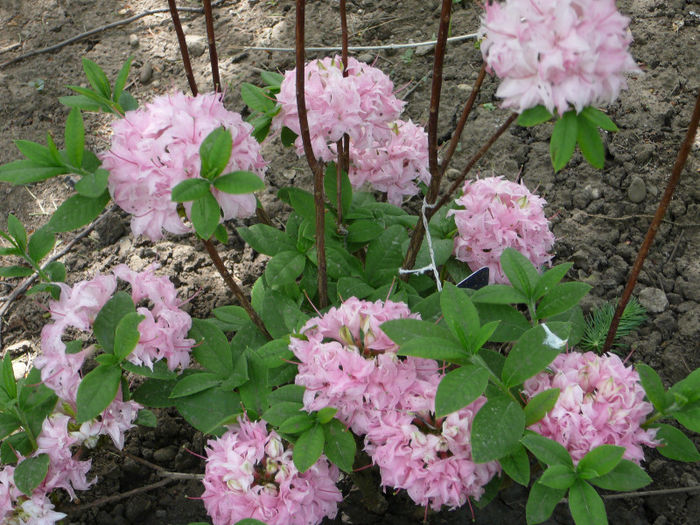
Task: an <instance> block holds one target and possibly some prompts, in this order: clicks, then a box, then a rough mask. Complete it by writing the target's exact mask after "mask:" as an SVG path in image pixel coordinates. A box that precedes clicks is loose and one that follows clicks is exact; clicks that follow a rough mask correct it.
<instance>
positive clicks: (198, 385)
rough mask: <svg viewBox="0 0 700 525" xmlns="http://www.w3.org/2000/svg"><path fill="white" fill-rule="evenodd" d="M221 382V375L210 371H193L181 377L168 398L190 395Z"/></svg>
mask: <svg viewBox="0 0 700 525" xmlns="http://www.w3.org/2000/svg"><path fill="white" fill-rule="evenodd" d="M219 384H221V376H220V375H219V374H213V373H211V372H195V373H193V374H190V375H188V376H185V377H182V378H181V379H180V380H179V381H178V382H177V384H176V385H175V387H174V388H173V389H172V391H171V392H170V399H176V398H178V397H185V396H191V395H192V394H196V393H198V392H202V391H203V390H207V389H209V388H211V387H213V386H217V385H219Z"/></svg>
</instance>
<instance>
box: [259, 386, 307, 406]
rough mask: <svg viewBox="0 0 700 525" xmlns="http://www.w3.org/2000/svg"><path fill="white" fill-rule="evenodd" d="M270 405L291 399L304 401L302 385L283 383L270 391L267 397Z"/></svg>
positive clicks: (298, 401)
mask: <svg viewBox="0 0 700 525" xmlns="http://www.w3.org/2000/svg"><path fill="white" fill-rule="evenodd" d="M267 399H268V401H269V402H270V404H271V405H273V404H275V403H281V402H283V401H291V402H294V403H303V402H304V387H303V386H301V385H284V386H281V387H279V388H278V389H276V390H273V391H272V392H270V395H269V396H268V397H267Z"/></svg>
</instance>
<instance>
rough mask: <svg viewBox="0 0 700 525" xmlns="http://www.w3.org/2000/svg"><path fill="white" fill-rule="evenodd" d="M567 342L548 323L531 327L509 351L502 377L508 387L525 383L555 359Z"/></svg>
mask: <svg viewBox="0 0 700 525" xmlns="http://www.w3.org/2000/svg"><path fill="white" fill-rule="evenodd" d="M565 344H566V342H565V341H562V340H561V339H560V338H559V337H557V335H556V334H554V333H552V331H551V330H549V328H547V326H546V325H537V326H535V327H533V328H531V329H529V330H528V331H527V332H525V333H524V334H523V335H522V336H521V337H520V339H519V340H518V342H517V343H515V346H514V347H513V348H512V349H511V351H510V352H509V353H508V357H507V358H506V363H505V365H504V366H503V373H502V374H501V379H502V380H503V382H504V383H505V384H506V386H508V387H512V386H515V385H519V384H521V383H523V382H524V381H525V380H526V379H529V378H531V377H532V376H534V375H535V374H538V373H539V372H541V371H542V370H544V368H545V367H546V366H547V365H548V364H549V363H551V362H552V361H554V358H555V357H557V356H558V355H559V353H560V352H561V351H562V350H563V349H564V348H565Z"/></svg>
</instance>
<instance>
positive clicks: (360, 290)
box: [336, 277, 374, 301]
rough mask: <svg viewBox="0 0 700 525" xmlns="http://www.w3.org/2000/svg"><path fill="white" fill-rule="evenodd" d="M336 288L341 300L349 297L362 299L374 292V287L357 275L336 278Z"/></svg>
mask: <svg viewBox="0 0 700 525" xmlns="http://www.w3.org/2000/svg"><path fill="white" fill-rule="evenodd" d="M336 290H337V294H338V299H340V300H341V301H344V300H345V299H349V298H350V297H357V298H358V299H364V298H365V297H367V296H368V295H370V294H371V293H372V292H374V288H373V287H372V286H370V285H369V284H367V283H366V282H365V281H363V280H362V279H360V278H359V277H341V278H340V279H338V286H337V289H336Z"/></svg>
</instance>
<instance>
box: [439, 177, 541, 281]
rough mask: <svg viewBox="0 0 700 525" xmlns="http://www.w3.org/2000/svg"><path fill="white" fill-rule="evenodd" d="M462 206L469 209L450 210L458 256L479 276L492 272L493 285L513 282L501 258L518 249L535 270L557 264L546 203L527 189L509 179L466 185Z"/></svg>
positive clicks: (468, 183)
mask: <svg viewBox="0 0 700 525" xmlns="http://www.w3.org/2000/svg"><path fill="white" fill-rule="evenodd" d="M462 191H463V194H462V196H461V197H459V198H458V199H457V200H456V202H457V204H459V205H460V206H462V207H463V209H458V210H450V211H449V212H448V216H449V215H454V218H455V223H456V225H457V230H458V234H457V236H456V237H455V244H454V253H455V257H457V259H459V260H460V261H464V262H466V263H467V264H468V265H469V267H470V268H471V269H472V270H473V271H476V270H478V269H479V268H481V267H483V266H488V268H489V282H490V283H494V282H495V283H507V282H508V279H507V277H506V276H505V274H504V273H503V270H502V269H501V263H500V259H501V254H502V253H503V250H505V249H506V248H514V249H516V250H517V251H519V252H520V253H522V254H523V255H524V256H525V257H527V258H528V259H530V261H531V262H532V263H533V264H534V265H535V266H542V265H543V264H545V263H548V262H549V261H550V260H551V259H552V255H551V254H550V253H548V252H549V251H550V250H551V249H552V246H553V244H554V235H552V232H551V231H550V230H549V221H548V220H547V218H546V217H545V216H544V210H543V206H544V205H545V204H546V201H545V200H544V199H543V198H542V197H539V196H537V195H535V194H533V193H530V191H528V189H527V188H526V187H525V186H523V185H522V184H516V183H515V182H510V181H507V180H505V179H503V177H489V178H486V179H480V180H476V181H467V182H466V183H465V184H464V188H463V190H462Z"/></svg>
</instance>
